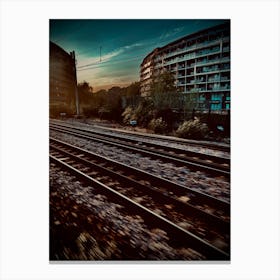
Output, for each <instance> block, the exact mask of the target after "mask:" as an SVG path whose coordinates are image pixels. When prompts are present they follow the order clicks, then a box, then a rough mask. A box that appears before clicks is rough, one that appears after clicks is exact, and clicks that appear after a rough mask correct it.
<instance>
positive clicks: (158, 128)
mask: <svg viewBox="0 0 280 280" xmlns="http://www.w3.org/2000/svg"><path fill="white" fill-rule="evenodd" d="M149 128H150V129H152V130H153V131H154V132H155V133H165V132H166V131H167V123H166V122H165V121H164V120H162V118H158V119H152V120H151V121H150V123H149Z"/></svg>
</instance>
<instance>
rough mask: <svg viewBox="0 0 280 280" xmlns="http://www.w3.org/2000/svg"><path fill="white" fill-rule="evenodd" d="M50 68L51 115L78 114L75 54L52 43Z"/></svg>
mask: <svg viewBox="0 0 280 280" xmlns="http://www.w3.org/2000/svg"><path fill="white" fill-rule="evenodd" d="M49 67H50V69H49V70H50V73H49V83H50V85H49V90H50V100H49V102H50V114H51V115H55V114H59V113H67V114H76V113H77V114H78V113H79V112H78V110H77V108H78V100H77V97H78V96H77V76H76V61H75V52H74V51H72V52H70V53H67V52H66V51H65V50H63V49H62V48H61V47H59V46H58V45H56V44H55V43H53V42H50V64H49ZM76 101H77V102H76Z"/></svg>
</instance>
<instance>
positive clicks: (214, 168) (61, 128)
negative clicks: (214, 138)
mask: <svg viewBox="0 0 280 280" xmlns="http://www.w3.org/2000/svg"><path fill="white" fill-rule="evenodd" d="M50 129H51V130H54V131H58V132H62V133H67V134H71V135H74V136H77V137H81V138H84V139H87V140H91V141H97V142H101V143H105V144H109V145H112V146H116V147H120V148H123V149H126V150H130V151H132V152H134V153H140V154H144V155H145V156H149V157H152V158H160V159H161V160H163V161H165V162H166V161H167V162H173V163H175V164H177V165H179V166H182V165H184V166H188V167H189V168H190V169H192V170H201V171H203V172H206V173H207V174H211V175H215V176H217V175H218V176H224V177H226V178H229V177H230V160H229V159H227V158H220V157H216V156H212V155H207V154H202V153H196V152H192V151H185V150H181V149H175V148H172V147H166V146H161V145H158V144H154V143H149V142H144V143H143V141H140V142H139V141H137V140H131V139H124V138H123V137H119V136H118V135H116V136H112V135H110V137H109V136H108V135H105V136H104V135H103V134H102V133H100V132H92V131H88V130H85V129H81V128H77V127H72V126H68V125H58V124H50Z"/></svg>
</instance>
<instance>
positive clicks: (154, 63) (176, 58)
mask: <svg viewBox="0 0 280 280" xmlns="http://www.w3.org/2000/svg"><path fill="white" fill-rule="evenodd" d="M163 71H169V72H171V73H172V74H173V75H174V77H175V81H176V86H177V88H178V90H179V91H180V92H182V93H183V94H184V96H186V95H187V94H191V95H192V96H195V99H196V106H195V107H196V109H198V110H202V111H203V110H209V109H211V110H214V111H217V110H220V111H222V110H230V22H229V21H228V22H226V23H224V24H221V25H217V26H214V27H211V28H208V29H204V30H201V31H199V32H196V33H194V34H191V35H188V36H185V37H183V38H181V39H178V40H176V41H173V42H171V43H169V44H167V45H165V46H163V47H161V48H156V49H154V50H153V51H152V52H151V53H149V54H148V55H147V56H146V57H145V58H144V60H143V62H142V64H141V66H140V82H141V95H142V96H146V95H149V89H150V83H151V81H152V76H153V75H158V74H159V73H161V72H163Z"/></svg>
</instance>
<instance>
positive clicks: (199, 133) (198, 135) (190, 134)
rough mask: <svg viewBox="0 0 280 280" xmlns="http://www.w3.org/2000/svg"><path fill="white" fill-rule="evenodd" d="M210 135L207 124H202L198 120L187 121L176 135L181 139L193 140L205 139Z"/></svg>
mask: <svg viewBox="0 0 280 280" xmlns="http://www.w3.org/2000/svg"><path fill="white" fill-rule="evenodd" d="M207 133H208V126H207V124H205V123H201V122H200V120H199V119H198V118H195V119H194V120H189V121H185V122H184V123H182V124H181V125H180V126H179V127H178V129H177V131H176V135H177V136H178V137H181V138H191V139H203V138H205V136H206V135H207Z"/></svg>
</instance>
